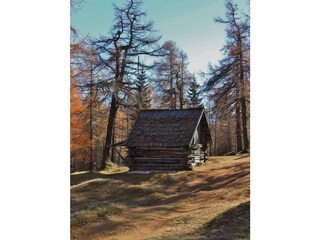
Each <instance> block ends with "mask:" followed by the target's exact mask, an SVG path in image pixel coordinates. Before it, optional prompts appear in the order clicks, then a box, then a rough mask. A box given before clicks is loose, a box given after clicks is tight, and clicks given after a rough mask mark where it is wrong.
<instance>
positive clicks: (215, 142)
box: [213, 120, 218, 156]
mask: <svg viewBox="0 0 320 240" xmlns="http://www.w3.org/2000/svg"><path fill="white" fill-rule="evenodd" d="M217 122H218V121H217V120H216V122H215V123H214V147H213V152H214V153H213V155H214V156H217V140H218V138H217Z"/></svg>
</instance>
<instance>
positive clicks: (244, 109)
mask: <svg viewBox="0 0 320 240" xmlns="http://www.w3.org/2000/svg"><path fill="white" fill-rule="evenodd" d="M241 113H242V134H243V151H247V150H248V148H249V141H248V132H247V106H246V99H245V97H244V96H242V97H241Z"/></svg>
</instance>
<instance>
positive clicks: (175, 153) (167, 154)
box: [125, 108, 212, 171]
mask: <svg viewBox="0 0 320 240" xmlns="http://www.w3.org/2000/svg"><path fill="white" fill-rule="evenodd" d="M210 143H212V139H211V135H210V131H209V126H208V121H207V118H206V115H205V112H204V108H190V109H179V110H162V109H152V110H142V111H141V112H140V113H139V115H138V117H137V119H136V121H135V123H134V126H133V128H132V130H131V133H130V134H129V136H128V139H127V141H126V143H125V146H126V147H127V148H128V162H129V167H130V170H136V171H139V170H165V171H168V170H169V171H170V170H172V171H177V170H190V169H192V168H193V167H194V166H196V165H198V164H201V163H204V162H205V161H206V160H207V158H208V154H207V146H208V144H210Z"/></svg>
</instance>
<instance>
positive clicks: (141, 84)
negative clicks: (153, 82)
mask: <svg viewBox="0 0 320 240" xmlns="http://www.w3.org/2000/svg"><path fill="white" fill-rule="evenodd" d="M135 86H136V91H137V94H136V106H135V107H136V108H137V109H138V110H140V109H148V108H150V101H151V100H150V99H149V86H148V82H147V75H146V72H145V70H144V69H143V68H142V69H141V72H140V70H139V67H138V75H137V79H136V81H135Z"/></svg>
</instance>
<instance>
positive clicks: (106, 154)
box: [101, 94, 118, 170]
mask: <svg viewBox="0 0 320 240" xmlns="http://www.w3.org/2000/svg"><path fill="white" fill-rule="evenodd" d="M117 110H118V104H117V98H116V96H115V94H112V100H111V106H110V111H109V119H108V126H107V133H106V139H105V143H104V148H103V155H102V163H101V170H102V169H104V168H105V167H106V164H107V161H110V160H111V159H110V148H111V146H110V145H111V144H112V140H113V130H114V123H115V118H116V115H117Z"/></svg>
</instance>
